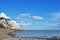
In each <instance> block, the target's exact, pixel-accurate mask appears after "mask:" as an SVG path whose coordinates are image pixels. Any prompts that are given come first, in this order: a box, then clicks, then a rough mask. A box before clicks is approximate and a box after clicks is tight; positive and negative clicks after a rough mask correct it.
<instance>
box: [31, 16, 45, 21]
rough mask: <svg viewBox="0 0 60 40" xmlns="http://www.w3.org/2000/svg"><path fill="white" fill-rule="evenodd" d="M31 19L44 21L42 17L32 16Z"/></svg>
mask: <svg viewBox="0 0 60 40" xmlns="http://www.w3.org/2000/svg"><path fill="white" fill-rule="evenodd" d="M32 18H33V19H35V20H43V19H44V18H43V17H40V16H32Z"/></svg>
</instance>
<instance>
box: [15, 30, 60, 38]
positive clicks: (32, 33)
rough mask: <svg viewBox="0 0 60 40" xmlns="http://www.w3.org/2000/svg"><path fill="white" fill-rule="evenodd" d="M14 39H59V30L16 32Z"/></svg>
mask: <svg viewBox="0 0 60 40" xmlns="http://www.w3.org/2000/svg"><path fill="white" fill-rule="evenodd" d="M15 36H16V37H40V38H41V37H43V38H46V37H53V36H56V37H60V30H28V31H27V30H26V31H17V32H16V35H15Z"/></svg>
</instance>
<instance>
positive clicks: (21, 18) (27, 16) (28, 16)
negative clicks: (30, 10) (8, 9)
mask: <svg viewBox="0 0 60 40" xmlns="http://www.w3.org/2000/svg"><path fill="white" fill-rule="evenodd" d="M29 18H31V15H30V14H20V15H19V16H18V17H17V19H20V20H28V19H29Z"/></svg>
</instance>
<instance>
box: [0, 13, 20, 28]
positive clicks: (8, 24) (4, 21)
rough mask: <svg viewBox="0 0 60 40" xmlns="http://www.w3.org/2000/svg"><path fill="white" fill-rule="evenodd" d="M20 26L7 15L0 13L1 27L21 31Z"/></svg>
mask: <svg viewBox="0 0 60 40" xmlns="http://www.w3.org/2000/svg"><path fill="white" fill-rule="evenodd" d="M18 26H19V24H18V23H17V22H16V21H13V20H10V17H8V16H6V15H5V13H3V12H1V13H0V27H1V28H3V27H4V28H10V29H19V27H18Z"/></svg>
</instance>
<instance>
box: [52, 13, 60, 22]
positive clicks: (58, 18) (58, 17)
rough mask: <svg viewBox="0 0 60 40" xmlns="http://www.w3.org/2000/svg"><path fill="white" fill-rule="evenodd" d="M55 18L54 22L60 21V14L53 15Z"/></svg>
mask: <svg viewBox="0 0 60 40" xmlns="http://www.w3.org/2000/svg"><path fill="white" fill-rule="evenodd" d="M52 16H53V19H52V20H53V21H59V20H60V13H55V14H53V15H52Z"/></svg>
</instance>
